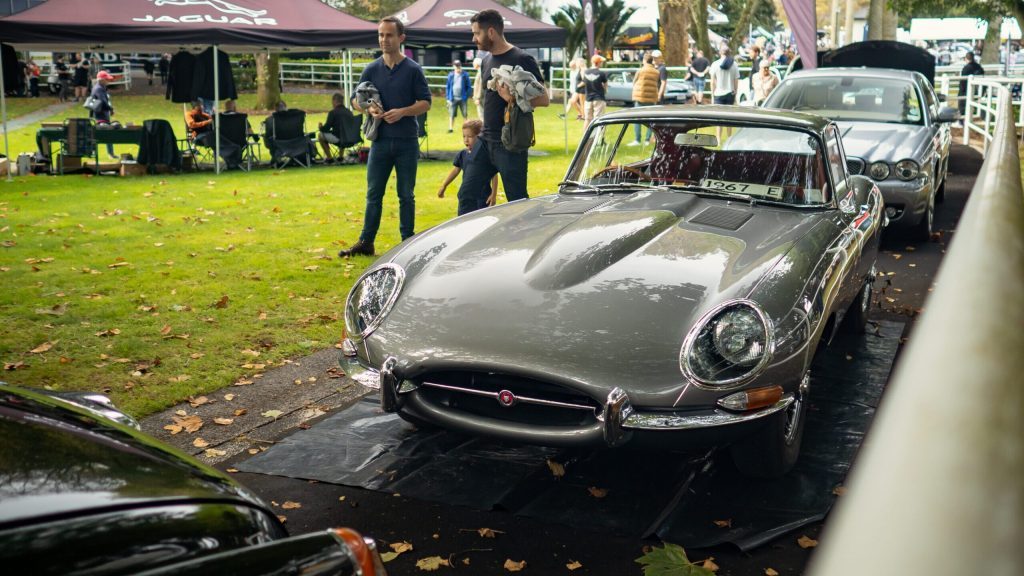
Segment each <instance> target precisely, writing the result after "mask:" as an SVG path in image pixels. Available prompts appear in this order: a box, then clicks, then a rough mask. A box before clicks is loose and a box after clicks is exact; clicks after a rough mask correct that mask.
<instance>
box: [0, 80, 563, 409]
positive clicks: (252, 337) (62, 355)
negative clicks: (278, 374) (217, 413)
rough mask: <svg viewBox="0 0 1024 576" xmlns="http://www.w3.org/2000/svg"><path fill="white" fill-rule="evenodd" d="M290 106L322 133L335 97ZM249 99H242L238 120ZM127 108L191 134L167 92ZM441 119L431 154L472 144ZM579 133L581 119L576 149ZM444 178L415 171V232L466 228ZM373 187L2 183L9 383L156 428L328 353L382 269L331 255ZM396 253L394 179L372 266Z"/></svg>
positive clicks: (279, 181) (185, 179)
mask: <svg viewBox="0 0 1024 576" xmlns="http://www.w3.org/2000/svg"><path fill="white" fill-rule="evenodd" d="M285 98H286V99H287V101H288V103H289V104H290V105H291V106H293V107H298V108H305V109H307V110H309V111H310V114H311V118H310V119H311V124H310V125H309V126H310V127H313V126H315V122H316V121H317V120H318V119H319V118H320V117H322V116H323V115H325V114H326V109H327V103H328V102H329V95H305V94H304V95H286V96H285ZM251 101H252V98H251V96H243V97H242V98H241V103H240V107H241V108H242V109H246V108H249V107H250V106H251ZM115 106H117V109H118V116H119V117H120V118H121V120H122V121H126V120H133V121H136V122H141V121H142V120H143V119H145V118H153V117H164V118H168V119H169V120H172V123H173V124H174V126H175V127H176V128H177V127H178V126H180V124H181V109H180V105H175V104H170V103H169V102H166V101H164V100H163V99H161V98H158V97H148V96H142V97H124V96H120V97H118V96H115ZM471 108H472V107H471ZM560 110H561V108H560V105H559V104H557V103H556V104H553V106H552V107H551V108H548V109H543V110H541V111H540V112H539V113H538V116H537V122H536V125H537V147H536V148H535V150H536V151H538V152H540V153H542V154H544V155H543V156H535V157H531V159H530V193H531V195H534V196H538V195H542V194H547V193H551V192H553V191H554V189H555V184H556V183H557V182H558V181H559V180H560V179H561V177H562V176H563V175H564V173H565V169H566V167H567V165H568V162H569V158H570V157H568V156H566V155H565V154H564V146H565V145H564V136H563V123H562V121H561V120H559V119H558V118H557V117H556V113H557V112H559V111H560ZM76 112H77V110H74V111H72V112H69V114H68V115H72V114H73V113H76ZM444 114H445V112H444V101H443V99H442V100H440V101H439V100H438V99H435V105H434V107H433V109H432V111H431V117H430V123H429V126H431V131H430V132H431V136H430V141H429V142H430V149H431V151H436V150H457V149H459V148H460V147H461V145H462V144H461V134H459V130H458V128H456V131H455V133H453V134H447V132H446V130H447V121H446V120H445V116H444ZM59 119H60V118H59V117H55V118H53V120H59ZM581 124H582V123H581V122H575V121H573V122H572V123H570V124H569V141H570V144H569V147H570V153H571V152H572V150H573V149H574V148H575V142H577V141H578V139H579V137H580V134H581ZM35 129H36V127H28V128H26V129H24V130H18V131H14V132H12V133H11V142H12V151H13V154H14V155H17V151H25V150H30V149H32V148H33V147H34V142H33V138H34V133H35ZM14 143H18V144H17V146H21V148H18V147H17V146H16V145H15V144H14ZM129 150H130V147H125V151H129ZM132 152H134V151H133V150H132ZM450 169H451V165H450V162H449V161H424V162H422V163H421V164H420V168H419V173H418V177H417V187H416V193H417V194H416V195H417V204H416V229H417V230H419V231H422V230H424V229H426V228H429V227H431V226H434V225H437V224H438V223H441V222H443V221H445V220H447V219H449V218H452V217H454V215H455V210H456V199H455V193H456V191H457V189H458V188H457V185H458V183H457V182H456V183H454V184H453V185H452V186H451V187H449V189H448V194H446V198H444V199H439V198H437V194H436V193H437V188H438V187H439V185H440V183H441V182H442V180H443V179H444V176H445V175H446V174H447V173H448V171H449V170H450ZM365 178H366V176H365V167H364V166H362V165H351V166H332V167H323V166H317V167H314V168H312V169H302V168H298V169H292V168H289V169H287V170H280V171H276V170H271V169H266V168H264V169H258V170H255V171H253V172H251V173H240V172H230V173H224V174H221V175H215V174H213V172H202V173H193V174H176V175H175V174H172V175H160V176H146V177H138V178H120V177H113V176H109V177H108V176H102V177H91V176H83V175H69V176H63V177H46V176H28V177H18V178H15V180H14V181H13V182H4V181H2V180H0V279H2V282H3V286H4V290H3V291H2V293H0V322H2V329H0V361H2V362H3V363H4V368H5V370H4V372H3V373H2V374H0V380H5V381H7V382H10V383H14V384H20V385H26V386H37V387H38V386H50V387H53V388H55V389H61V390H72V389H77V390H83V389H87V390H96V391H104V392H108V393H109V394H110V395H111V396H112V397H113V399H114V400H115V401H116V402H117V403H118V404H119V405H120V406H122V407H123V408H125V409H126V410H127V411H128V412H130V413H132V414H134V415H136V416H145V415H147V414H150V413H152V412H155V411H158V410H160V409H163V408H166V407H167V406H170V405H172V404H173V403H175V402H178V401H181V400H183V399H186V398H188V397H189V396H194V395H200V394H203V393H206V392H210V391H212V390H215V389H217V388H221V387H223V386H227V385H230V384H233V383H236V382H240V381H246V380H252V379H253V378H256V377H258V375H259V374H260V373H261V372H263V371H265V370H268V369H270V368H272V367H273V366H275V365H279V364H280V363H281V362H283V361H284V360H286V359H288V358H294V357H296V356H301V355H303V354H305V353H308V352H312V351H314V350H317V349H322V348H326V347H331V346H334V345H335V344H336V343H337V342H338V341H339V340H340V338H341V334H342V322H341V313H342V307H343V303H344V299H345V296H346V295H347V293H348V290H349V288H350V287H351V284H352V282H353V281H354V280H355V279H356V278H357V277H358V276H359V274H360V273H361V272H362V271H363V270H364V269H365V268H366V267H367V266H368V265H370V264H371V263H372V259H371V258H368V257H357V258H354V259H352V260H351V261H348V260H339V259H338V258H337V256H336V254H337V251H338V250H339V249H340V248H342V247H344V246H346V245H347V244H349V243H352V242H354V241H355V240H356V238H357V237H358V234H359V231H360V229H361V227H362V215H363V207H364V201H365V190H366V187H365V181H366V180H365ZM398 241H399V236H398V201H397V197H396V196H395V193H394V179H393V178H392V180H391V183H390V186H389V193H388V195H387V197H386V198H385V201H384V217H383V220H382V222H381V229H380V234H379V236H378V239H377V251H378V253H383V252H384V251H385V250H386V249H388V248H389V247H390V246H393V245H395V244H396V243H397V242H398Z"/></svg>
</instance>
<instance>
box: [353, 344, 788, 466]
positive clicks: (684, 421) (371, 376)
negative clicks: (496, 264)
mask: <svg viewBox="0 0 1024 576" xmlns="http://www.w3.org/2000/svg"><path fill="white" fill-rule="evenodd" d="M396 364H397V362H396V361H395V359H394V358H391V357H389V358H387V359H386V360H385V361H384V363H383V364H382V366H381V369H380V370H376V369H373V368H368V367H366V366H363V365H362V363H360V362H359V360H358V359H357V358H355V357H352V356H342V365H343V367H344V369H345V372H346V373H347V374H348V375H349V376H350V377H351V378H352V379H354V380H356V381H357V382H359V383H360V384H363V385H364V386H366V387H368V388H372V389H376V390H378V391H379V394H380V403H381V408H382V409H383V410H384V411H385V412H397V411H398V410H399V409H401V408H402V406H403V405H404V404H405V402H406V400H407V399H408V398H409V394H410V393H411V392H414V391H415V390H418V389H420V388H421V387H422V388H434V389H440V390H447V391H449V392H455V393H459V394H467V395H471V396H481V397H489V398H493V399H494V400H495V402H497V403H499V404H502V405H508V406H511V403H516V404H531V405H538V406H549V407H555V408H563V409H568V410H581V411H590V412H596V414H595V417H596V420H597V421H598V423H599V426H600V428H601V436H602V437H603V440H604V443H605V444H607V445H608V446H619V445H621V444H623V443H624V442H626V441H627V440H628V439H629V436H630V433H631V432H632V431H634V430H635V431H682V430H699V429H707V428H715V427H719V426H731V425H736V424H742V423H748V422H752V421H755V420H759V419H761V418H764V417H766V416H771V415H772V414H775V413H777V412H780V411H782V410H785V409H786V408H788V407H789V405H790V404H792V403H793V402H794V400H795V397H794V395H793V394H785V395H783V396H782V398H780V399H779V400H778V401H777V402H775V403H774V404H773V405H771V406H768V407H765V408H761V409H759V410H751V411H746V412H731V411H728V410H723V409H720V408H715V409H712V410H709V411H703V412H700V413H697V414H695V413H682V412H671V411H643V410H637V409H636V408H634V407H633V405H632V404H631V403H630V401H629V396H628V395H627V394H626V392H625V391H624V390H622V389H621V388H614V389H613V390H612V391H611V392H610V393H609V394H608V397H607V398H606V399H605V401H604V403H603V405H602V406H601V407H600V408H598V409H595V407H594V406H591V405H586V404H577V403H572V402H557V401H552V400H548V399H544V398H534V397H530V396H519V395H514V396H513V395H511V394H509V395H508V396H505V397H503V394H504V393H505V392H506V391H499V392H491V391H487V390H477V389H472V388H466V387H461V386H451V385H448V384H440V383H434V382H420V383H413V382H409V381H407V380H402V379H401V378H398V377H396V376H395V374H394V367H395V366H396ZM418 404H421V403H418ZM419 408H421V409H423V408H424V407H423V406H419ZM435 416H440V414H437V413H435ZM492 430H493V428H492ZM593 432H596V431H593Z"/></svg>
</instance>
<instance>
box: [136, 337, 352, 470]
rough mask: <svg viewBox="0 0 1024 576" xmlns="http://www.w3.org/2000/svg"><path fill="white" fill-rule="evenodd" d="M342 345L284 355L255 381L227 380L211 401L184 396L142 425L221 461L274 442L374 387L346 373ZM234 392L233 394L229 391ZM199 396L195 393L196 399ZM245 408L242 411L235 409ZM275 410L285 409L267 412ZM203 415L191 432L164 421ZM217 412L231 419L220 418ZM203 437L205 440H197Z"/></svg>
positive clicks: (172, 442)
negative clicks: (342, 365) (302, 354)
mask: <svg viewBox="0 0 1024 576" xmlns="http://www.w3.org/2000/svg"><path fill="white" fill-rule="evenodd" d="M338 354H339V351H338V350H337V349H334V348H330V349H327V350H321V351H319V352H316V353H313V354H311V355H309V356H305V357H303V358H299V359H296V360H290V361H285V363H284V364H283V365H281V366H279V367H277V368H274V369H272V370H268V371H266V372H264V373H263V376H262V377H260V378H256V379H252V380H253V383H252V384H248V385H244V386H234V385H233V386H227V387H225V388H221V389H220V390H217V391H215V392H211V393H209V394H206V395H205V396H206V398H207V399H208V401H207V402H205V403H202V404H199V405H196V406H193V405H192V403H190V402H187V401H186V402H182V403H180V404H177V405H175V406H172V407H170V408H168V409H167V410H164V411H162V412H158V413H156V414H152V415H150V416H148V417H146V418H144V419H143V420H142V421H141V422H140V424H141V425H142V429H143V431H145V432H146V433H147V434H150V435H151V436H154V437H156V438H158V439H160V440H161V441H163V442H166V443H167V444H170V445H171V446H174V447H175V448H177V449H179V450H181V451H183V452H186V453H188V454H191V455H193V456H195V457H197V458H198V459H199V460H200V461H202V462H204V463H207V464H216V463H218V462H222V461H224V460H227V459H229V458H231V457H233V456H235V455H237V454H241V453H242V452H244V451H250V450H260V449H266V448H269V447H270V446H271V445H272V444H273V443H274V441H275V440H276V439H278V438H280V437H281V436H283V435H285V434H286V433H288V432H289V431H292V430H294V429H296V428H299V427H300V426H301V425H302V424H304V423H306V422H308V421H310V420H314V419H316V418H319V417H321V416H324V415H325V414H329V413H332V412H335V411H337V410H338V409H341V408H346V407H348V406H350V405H351V404H352V403H353V402H355V401H357V400H358V399H360V398H361V397H363V396H365V395H366V394H367V393H369V392H370V389H368V388H366V387H364V386H363V385H361V384H359V383H358V382H356V381H354V380H352V379H351V378H348V377H347V376H343V375H342V374H341V371H340V369H339V368H338ZM229 394H232V395H234V396H233V398H232V399H231V400H226V399H225V396H227V395H229ZM194 400H195V399H193V401H194ZM243 409H244V410H245V412H244V413H243V414H241V415H239V416H236V415H235V413H236V411H239V410H243ZM272 410H278V411H280V412H281V413H280V414H279V415H277V416H276V417H274V416H264V415H263V414H264V413H266V412H269V411H272ZM182 413H184V414H185V415H186V416H199V418H201V419H202V421H203V425H202V428H200V429H199V430H197V431H196V432H193V433H189V432H186V431H184V430H182V431H180V432H178V433H177V434H171V432H170V431H169V430H166V429H164V426H167V425H169V424H174V418H175V416H178V417H181V414H182ZM216 418H225V419H230V420H231V422H230V423H228V424H224V425H221V424H217V423H215V422H214V419H216ZM197 439H202V440H203V441H204V442H205V443H206V444H205V445H203V446H202V447H198V446H196V445H195V444H194V442H195V441H196V440H197Z"/></svg>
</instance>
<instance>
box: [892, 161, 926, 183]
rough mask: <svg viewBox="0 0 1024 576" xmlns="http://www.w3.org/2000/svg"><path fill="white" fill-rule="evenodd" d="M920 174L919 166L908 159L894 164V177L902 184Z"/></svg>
mask: <svg viewBox="0 0 1024 576" xmlns="http://www.w3.org/2000/svg"><path fill="white" fill-rule="evenodd" d="M920 174H921V166H920V165H918V163H917V162H914V161H913V160H911V159H910V158H907V159H906V160H900V161H899V162H897V163H896V177H897V178H899V179H900V180H903V181H904V182H906V181H909V180H913V179H914V178H917V177H918V176H919V175H920Z"/></svg>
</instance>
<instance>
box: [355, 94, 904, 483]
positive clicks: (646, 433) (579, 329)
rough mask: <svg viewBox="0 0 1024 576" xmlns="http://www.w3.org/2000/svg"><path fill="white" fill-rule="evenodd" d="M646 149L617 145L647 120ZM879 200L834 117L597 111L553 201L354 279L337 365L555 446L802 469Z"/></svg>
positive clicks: (859, 321) (466, 227)
mask: <svg viewBox="0 0 1024 576" xmlns="http://www.w3.org/2000/svg"><path fill="white" fill-rule="evenodd" d="M637 124H639V125H640V126H641V128H643V129H646V128H648V127H649V128H650V129H651V133H652V137H651V139H650V140H649V141H648V142H647V143H645V144H644V145H643V146H626V144H627V143H628V142H630V141H631V140H632V138H633V134H634V128H635V126H636V125H637ZM884 219H885V216H884V212H883V204H882V199H881V195H880V194H879V191H878V188H877V187H876V186H875V185H874V184H872V182H871V181H870V180H868V179H867V178H865V177H863V176H850V175H848V174H847V172H846V162H845V159H844V156H843V149H842V143H841V141H840V136H839V132H838V130H837V128H836V126H835V124H834V123H832V122H830V121H829V120H826V119H823V118H821V117H818V116H812V115H807V114H801V113H781V112H766V111H763V110H748V109H740V108H730V107H713V106H702V107H651V108H644V109H638V110H629V111H622V112H616V113H613V114H609V115H607V116H604V117H602V118H600V119H598V120H597V121H596V122H595V123H594V124H593V125H592V126H591V128H590V130H589V131H588V132H587V134H586V136H585V137H584V139H583V140H582V142H581V143H580V146H579V149H578V150H577V152H576V156H575V158H574V159H573V162H572V164H571V166H570V168H569V171H568V173H567V176H566V179H565V181H564V182H562V183H561V185H560V189H559V193H557V194H554V195H550V196H543V197H539V198H532V199H528V200H522V201H518V202H510V203H508V204H504V205H500V206H497V207H494V208H490V209H486V210H481V211H478V212H473V213H471V214H468V215H465V216H462V217H459V218H456V219H454V220H451V221H449V222H446V223H444V224H442V225H440V226H437V227H436V228H433V229H431V230H428V231H426V232H423V233H421V234H419V235H417V236H415V237H413V238H411V239H409V240H408V241H406V242H404V243H402V244H401V245H399V246H397V247H395V248H394V249H393V250H391V251H389V252H388V253H387V254H385V255H384V256H382V257H381V259H380V260H379V261H378V262H377V263H376V264H374V265H373V266H371V267H370V268H369V269H368V270H367V271H366V273H365V274H363V276H362V277H361V278H360V279H359V280H358V281H357V282H356V283H355V285H354V287H353V288H352V291H351V292H350V293H349V296H348V300H347V303H346V309H345V326H346V336H347V337H346V338H345V340H344V341H343V351H342V357H341V362H342V366H343V368H344V369H345V370H346V371H347V372H348V373H349V374H350V375H352V376H354V377H356V379H357V380H359V381H361V382H363V383H364V384H367V385H369V386H372V387H379V389H380V398H381V405H382V407H383V409H384V410H385V411H397V412H398V413H399V414H400V415H401V416H402V417H403V418H405V419H407V420H409V421H412V422H415V423H419V424H431V425H437V426H441V427H445V428H450V429H455V430H460V431H463V432H466V433H470V434H480V435H488V436H492V437H497V438H502V439H507V440H512V441H521V442H528V443H537V444H544V445H556V446H620V445H627V446H648V447H654V448H656V449H667V448H678V447H688V446H698V445H701V446H706V445H709V444H710V445H725V444H731V446H732V454H733V456H734V460H735V461H736V463H737V465H738V466H739V468H740V469H741V470H742V471H743V472H745V473H748V474H752V475H762V476H774V475H779V474H782V473H784V472H785V471H787V470H788V469H789V468H790V467H791V466H792V465H793V463H794V462H795V461H796V458H797V455H798V453H799V446H800V439H801V436H802V430H803V422H804V418H803V415H804V411H805V409H806V398H807V395H808V394H809V393H813V391H811V390H809V378H808V369H809V366H810V364H811V359H812V356H813V355H814V353H815V351H816V350H817V348H818V347H819V345H820V344H822V343H824V342H827V341H828V340H829V339H830V338H831V336H832V335H833V334H834V331H835V330H836V329H837V327H838V326H839V325H840V323H841V322H844V320H845V324H846V325H849V326H856V327H861V328H863V325H864V322H865V321H866V320H865V318H866V314H867V311H868V307H869V303H870V300H871V294H872V282H873V279H874V276H875V274H874V264H875V258H876V255H877V250H878V237H879V230H880V228H881V226H882V225H883V220H884Z"/></svg>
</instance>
